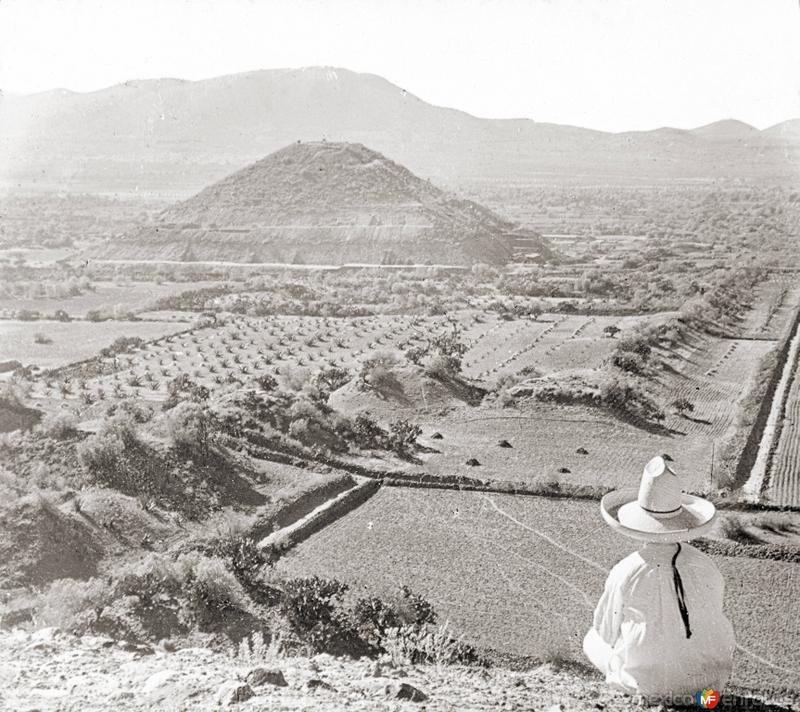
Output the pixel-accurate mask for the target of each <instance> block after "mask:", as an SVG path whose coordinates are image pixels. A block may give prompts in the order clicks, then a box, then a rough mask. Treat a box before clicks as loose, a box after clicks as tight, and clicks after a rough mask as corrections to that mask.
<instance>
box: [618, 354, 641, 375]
mask: <svg viewBox="0 0 800 712" xmlns="http://www.w3.org/2000/svg"><path fill="white" fill-rule="evenodd" d="M611 363H612V364H613V365H614V366H616V367H617V368H618V369H620V371H625V372H627V373H633V374H635V375H639V374H643V373H644V372H645V371H646V370H647V365H646V363H645V359H644V358H643V357H642V356H641V355H640V354H638V353H634V352H630V351H617V352H616V353H615V354H614V355H613V356H612V357H611Z"/></svg>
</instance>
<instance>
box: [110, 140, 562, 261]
mask: <svg viewBox="0 0 800 712" xmlns="http://www.w3.org/2000/svg"><path fill="white" fill-rule="evenodd" d="M520 242H523V243H525V244H527V245H528V246H530V245H531V244H533V248H530V247H529V249H533V250H534V251H536V252H537V253H538V254H539V256H540V257H546V256H549V254H550V253H549V250H548V248H547V246H546V244H545V242H544V240H543V239H542V238H541V237H540V236H538V235H536V234H535V233H531V232H528V231H523V230H520V229H515V226H514V225H513V224H511V223H509V222H508V221H506V220H504V219H503V218H500V217H499V216H497V215H496V214H494V213H492V212H491V211H490V210H487V209H486V208H484V207H482V206H480V205H477V204H476V203H473V202H471V201H467V200H459V199H458V198H455V197H454V196H452V195H450V194H448V193H445V192H443V191H442V190H440V189H439V188H436V187H435V186H433V185H432V184H431V183H430V182H428V181H424V180H422V179H420V178H418V177H417V176H415V175H414V174H413V173H411V172H410V171H409V170H407V169H406V168H403V167H402V166H399V165H397V164H396V163H393V162H392V161H390V160H388V159H387V158H385V157H384V156H382V155H381V154H380V153H377V152H375V151H372V150H370V149H368V148H366V147H364V146H363V145H361V144H349V143H328V142H317V143H299V142H298V143H293V144H291V145H289V146H287V147H286V148H283V149H281V150H280V151H277V152H275V153H273V154H271V155H269V156H267V157H266V158H263V159H262V160H260V161H257V162H256V163H253V164H252V165H250V166H247V167H246V168H243V169H242V170H240V171H238V172H236V173H234V174H233V175H230V176H228V177H227V178H225V179H223V180H221V181H219V182H218V183H215V184H214V185H211V186H209V187H208V188H205V189H204V190H202V191H201V192H200V193H198V194H197V195H195V196H194V197H192V198H190V199H188V200H186V201H184V202H180V203H177V204H176V205H174V206H172V207H170V208H168V209H166V210H164V211H163V212H162V213H161V214H159V215H158V216H157V218H156V219H155V220H154V221H153V222H152V223H150V224H148V225H145V226H143V227H142V228H141V229H139V230H137V231H136V232H134V233H132V234H130V235H127V236H124V237H122V238H120V239H117V240H114V242H113V244H110V245H109V248H108V250H107V252H106V254H101V255H100V257H106V258H116V259H125V258H131V259H162V260H184V261H192V260H200V261H208V260H214V261H233V262H282V263H301V264H312V263H313V264H344V263H354V262H355V263H371V264H424V263H431V264H455V265H468V264H474V263H477V262H487V263H495V264H502V263H505V262H507V261H509V260H510V259H511V257H512V251H513V247H514V246H515V244H518V243H520Z"/></svg>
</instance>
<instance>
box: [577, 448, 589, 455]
mask: <svg viewBox="0 0 800 712" xmlns="http://www.w3.org/2000/svg"><path fill="white" fill-rule="evenodd" d="M575 452H577V453H578V454H579V455H588V454H589V451H588V450H587V449H586V448H585V447H579V448H578V449H577V450H576V451H575Z"/></svg>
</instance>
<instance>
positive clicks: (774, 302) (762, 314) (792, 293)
mask: <svg viewBox="0 0 800 712" xmlns="http://www.w3.org/2000/svg"><path fill="white" fill-rule="evenodd" d="M755 297H756V299H755V302H754V306H753V309H751V310H750V312H749V313H748V314H747V315H746V316H745V318H744V319H743V320H742V323H741V325H740V329H741V335H742V336H743V337H745V338H756V339H764V338H767V339H780V338H782V337H783V336H785V335H786V329H787V327H788V326H789V323H790V321H791V319H792V317H793V316H794V312H795V310H796V308H797V305H798V303H800V286H798V285H797V277H796V275H793V274H786V275H782V274H781V275H772V276H771V277H770V279H768V280H766V281H765V282H762V283H761V284H760V285H759V286H758V287H757V288H756V294H755Z"/></svg>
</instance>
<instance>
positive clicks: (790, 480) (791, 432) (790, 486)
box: [768, 371, 800, 506]
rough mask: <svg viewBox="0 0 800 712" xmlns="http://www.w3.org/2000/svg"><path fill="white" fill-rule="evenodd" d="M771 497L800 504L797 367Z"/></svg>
mask: <svg viewBox="0 0 800 712" xmlns="http://www.w3.org/2000/svg"><path fill="white" fill-rule="evenodd" d="M768 496H769V499H770V500H771V501H773V502H776V503H777V504H791V505H795V506H800V373H798V372H797V371H795V374H794V379H793V381H792V384H791V387H790V389H789V394H788V397H787V399H786V406H785V410H784V420H783V428H782V429H781V437H780V440H779V441H778V445H777V449H776V450H775V457H774V459H773V461H772V471H771V474H770V488H769V493H768Z"/></svg>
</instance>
